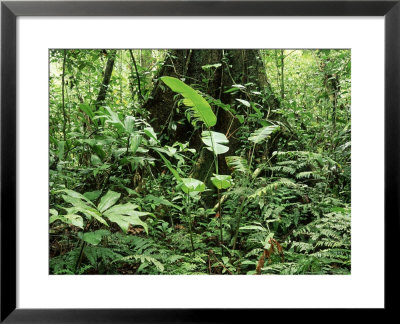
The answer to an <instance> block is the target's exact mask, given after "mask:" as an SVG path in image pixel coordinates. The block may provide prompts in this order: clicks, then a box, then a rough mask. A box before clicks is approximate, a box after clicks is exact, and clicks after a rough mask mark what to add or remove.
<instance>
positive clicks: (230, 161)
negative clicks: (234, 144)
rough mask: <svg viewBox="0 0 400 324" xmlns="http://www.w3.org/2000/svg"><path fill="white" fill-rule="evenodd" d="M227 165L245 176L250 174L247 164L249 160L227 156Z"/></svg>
mask: <svg viewBox="0 0 400 324" xmlns="http://www.w3.org/2000/svg"><path fill="white" fill-rule="evenodd" d="M225 160H226V164H227V165H228V166H229V167H230V168H233V169H234V170H235V171H238V172H241V173H244V174H249V173H250V168H249V165H248V163H247V160H246V159H245V158H242V157H240V156H227V157H226V158H225Z"/></svg>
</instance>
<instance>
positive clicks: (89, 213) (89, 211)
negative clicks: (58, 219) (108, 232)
mask: <svg viewBox="0 0 400 324" xmlns="http://www.w3.org/2000/svg"><path fill="white" fill-rule="evenodd" d="M64 209H65V210H66V211H67V212H68V214H74V213H76V212H81V213H82V214H84V215H85V216H86V217H87V218H88V219H89V220H91V219H92V217H93V218H94V219H96V220H98V221H99V222H100V223H102V224H103V225H106V226H108V224H107V222H106V221H105V220H104V219H103V217H101V214H100V213H99V212H98V211H97V210H96V209H94V208H91V207H89V206H84V207H76V206H74V207H72V208H64Z"/></svg>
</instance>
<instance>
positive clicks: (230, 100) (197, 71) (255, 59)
mask: <svg viewBox="0 0 400 324" xmlns="http://www.w3.org/2000/svg"><path fill="white" fill-rule="evenodd" d="M210 64H220V65H219V66H216V67H214V68H211V70H204V69H203V66H205V65H210ZM210 71H211V72H210ZM161 76H173V77H176V78H180V79H181V80H183V81H184V82H185V83H186V84H188V85H190V86H192V87H193V88H196V89H198V90H201V91H202V92H203V93H205V94H207V95H209V96H211V97H213V98H214V99H220V100H221V102H222V103H224V104H225V105H226V104H228V105H230V106H231V107H232V108H233V107H234V106H235V107H237V106H238V104H239V102H238V101H236V99H244V100H247V101H253V102H258V101H259V100H260V99H259V98H260V97H259V96H258V97H257V96H253V95H251V94H245V93H241V92H236V93H235V95H232V93H225V91H226V90H228V89H230V88H231V87H232V85H234V84H241V85H246V84H248V83H250V82H252V83H253V84H254V85H253V89H258V90H259V91H265V93H267V94H268V95H267V96H266V97H267V100H266V102H264V103H263V102H258V103H260V104H261V105H263V106H264V109H265V110H266V111H267V110H269V109H276V108H277V107H279V101H278V100H277V98H276V97H275V96H274V94H273V93H272V89H271V86H270V84H269V82H268V80H267V77H266V73H265V67H264V64H263V62H262V60H261V58H260V53H259V51H258V50H171V51H169V52H168V53H167V56H166V59H165V62H164V65H163V67H162V68H161V70H160V71H159V73H158V75H157V78H159V77H161ZM205 79H208V80H209V81H208V82H204V80H205ZM175 95H176V94H175V93H173V92H172V91H171V90H170V89H169V88H168V87H166V86H165V85H164V84H162V82H159V81H157V82H156V83H155V86H154V88H153V90H152V93H151V96H150V99H149V100H148V101H147V102H146V103H145V104H144V107H145V108H146V109H147V110H148V112H149V113H150V123H151V125H152V126H153V128H154V129H155V130H156V131H157V132H158V133H161V134H163V135H168V141H169V142H170V143H173V142H174V141H182V142H185V141H188V140H190V146H191V147H192V148H195V149H196V150H200V149H201V147H203V143H202V141H201V137H200V134H201V130H197V131H196V132H194V135H193V136H192V138H190V139H189V138H188V137H187V134H191V133H193V126H192V125H191V124H190V123H189V122H188V121H187V120H186V118H185V117H184V114H183V112H184V110H182V109H180V110H179V113H177V111H176V108H177V106H176V101H175V99H174V97H175ZM211 106H212V108H213V110H214V112H215V114H216V115H217V124H216V125H215V126H214V127H213V130H214V131H216V132H221V133H224V134H225V135H226V136H227V137H228V138H229V151H228V152H227V153H225V154H223V155H219V156H218V157H219V169H220V173H221V174H228V173H229V170H228V168H227V166H226V162H225V156H229V155H235V151H236V149H237V148H238V145H239V141H238V139H236V138H235V136H234V132H235V130H237V129H238V128H239V126H240V122H239V120H238V119H237V118H235V117H233V116H232V115H231V114H230V113H229V112H228V111H225V110H224V109H222V108H218V107H215V106H213V105H211ZM183 118H184V119H185V121H184V122H183V123H182V122H180V123H177V122H178V121H182V119H183ZM171 122H174V123H176V131H170V130H169V127H168V126H169V124H170V123H171ZM213 172H215V170H214V166H213V156H212V153H211V152H210V151H208V150H206V149H202V150H201V152H200V156H199V159H198V162H197V163H196V165H195V167H194V170H193V172H192V174H191V176H192V177H194V178H196V179H199V180H202V181H207V179H208V178H209V177H210V176H211V175H212V173H213ZM211 187H212V186H211Z"/></svg>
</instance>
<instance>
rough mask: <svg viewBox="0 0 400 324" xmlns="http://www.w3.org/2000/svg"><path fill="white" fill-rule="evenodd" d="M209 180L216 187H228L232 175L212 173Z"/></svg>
mask: <svg viewBox="0 0 400 324" xmlns="http://www.w3.org/2000/svg"><path fill="white" fill-rule="evenodd" d="M211 182H212V183H213V185H214V186H215V187H217V189H228V188H229V187H230V186H231V184H232V177H231V176H229V175H222V174H214V176H213V177H211Z"/></svg>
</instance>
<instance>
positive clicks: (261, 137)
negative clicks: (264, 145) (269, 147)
mask: <svg viewBox="0 0 400 324" xmlns="http://www.w3.org/2000/svg"><path fill="white" fill-rule="evenodd" d="M278 129H279V126H276V125H272V126H266V127H262V128H259V129H257V130H256V131H255V132H254V133H252V134H251V136H250V137H249V141H251V142H253V143H255V144H259V143H261V142H263V141H265V140H266V139H267V138H268V136H269V135H271V134H272V133H273V132H275V131H277V130H278Z"/></svg>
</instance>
